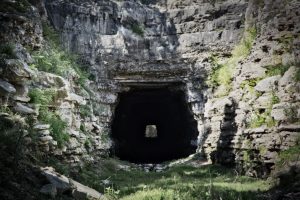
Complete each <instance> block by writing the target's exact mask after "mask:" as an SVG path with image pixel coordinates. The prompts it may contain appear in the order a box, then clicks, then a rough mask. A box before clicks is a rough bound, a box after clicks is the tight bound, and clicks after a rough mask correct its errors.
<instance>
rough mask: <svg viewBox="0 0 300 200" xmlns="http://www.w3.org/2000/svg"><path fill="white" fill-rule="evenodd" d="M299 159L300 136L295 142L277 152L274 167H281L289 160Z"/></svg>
mask: <svg viewBox="0 0 300 200" xmlns="http://www.w3.org/2000/svg"><path fill="white" fill-rule="evenodd" d="M299 160H300V137H299V138H298V139H297V140H296V144H295V145H294V146H292V147H290V148H288V149H287V150H284V151H281V152H280V153H279V157H278V160H277V162H276V165H275V166H276V168H277V169H280V168H283V167H284V166H285V165H288V164H289V162H294V161H299Z"/></svg>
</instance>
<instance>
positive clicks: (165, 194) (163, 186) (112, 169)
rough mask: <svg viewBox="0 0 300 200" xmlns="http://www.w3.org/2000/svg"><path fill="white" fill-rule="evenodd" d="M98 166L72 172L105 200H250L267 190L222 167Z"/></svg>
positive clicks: (265, 185)
mask: <svg viewBox="0 0 300 200" xmlns="http://www.w3.org/2000/svg"><path fill="white" fill-rule="evenodd" d="M101 163H102V164H101V167H99V166H97V167H96V166H94V165H86V166H85V167H83V168H81V169H80V170H79V172H78V173H75V174H76V175H77V177H76V178H75V179H77V180H78V181H80V182H82V183H84V184H86V185H89V186H90V187H93V188H95V189H96V190H98V191H100V192H103V193H105V195H106V196H107V197H108V199H123V200H127V199H130V200H146V199H153V200H156V199H157V200H160V199H166V200H173V199H178V200H181V199H189V200H193V199H195V200H196V199H197V200H198V199H207V200H211V199H247V200H251V199H262V198H260V197H261V195H259V193H260V192H261V191H266V190H268V189H269V187H270V186H269V184H268V182H267V181H263V180H260V179H254V178H249V177H245V176H239V175H237V174H236V173H235V172H234V170H232V169H227V168H224V167H221V166H202V167H198V168H196V167H192V166H183V165H182V166H174V167H171V168H170V169H167V170H165V171H163V172H144V171H142V170H139V169H131V170H123V169H120V167H118V166H119V163H118V162H117V161H115V160H113V159H110V160H104V161H103V162H101ZM122 165H123V164H122ZM125 165H126V164H125ZM127 165H130V164H127Z"/></svg>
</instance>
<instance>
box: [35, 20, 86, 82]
mask: <svg viewBox="0 0 300 200" xmlns="http://www.w3.org/2000/svg"><path fill="white" fill-rule="evenodd" d="M43 31H44V32H43V34H44V37H45V39H46V41H47V44H46V45H45V46H44V47H43V48H41V49H40V50H37V51H34V52H33V53H32V54H33V58H34V59H35V63H34V64H33V65H32V66H31V67H36V68H37V69H38V70H41V71H45V72H50V73H54V74H57V75H60V76H63V77H65V78H67V79H71V78H74V77H75V78H76V79H75V82H76V83H78V84H79V85H81V86H82V85H84V83H85V82H86V80H87V79H88V77H89V73H88V72H86V71H85V70H83V69H82V67H80V65H79V64H78V63H79V59H78V57H77V56H75V55H73V54H71V53H68V52H66V51H64V50H63V49H62V48H61V46H60V44H59V36H58V34H57V33H56V32H55V30H54V29H53V28H51V27H50V26H49V25H47V24H45V23H44V24H43Z"/></svg>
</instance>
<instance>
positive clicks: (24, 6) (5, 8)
mask: <svg viewBox="0 0 300 200" xmlns="http://www.w3.org/2000/svg"><path fill="white" fill-rule="evenodd" d="M30 6H31V5H30V3H28V1H27V0H17V1H1V2H0V12H4V13H16V12H17V13H25V12H27V11H29V8H30Z"/></svg>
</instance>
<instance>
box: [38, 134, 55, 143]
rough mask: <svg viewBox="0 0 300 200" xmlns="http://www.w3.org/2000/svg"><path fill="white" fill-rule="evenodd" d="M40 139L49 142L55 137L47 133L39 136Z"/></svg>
mask: <svg viewBox="0 0 300 200" xmlns="http://www.w3.org/2000/svg"><path fill="white" fill-rule="evenodd" d="M39 140H40V141H41V142H49V141H51V140H53V138H52V137H51V136H49V135H47V136H42V137H39Z"/></svg>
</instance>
